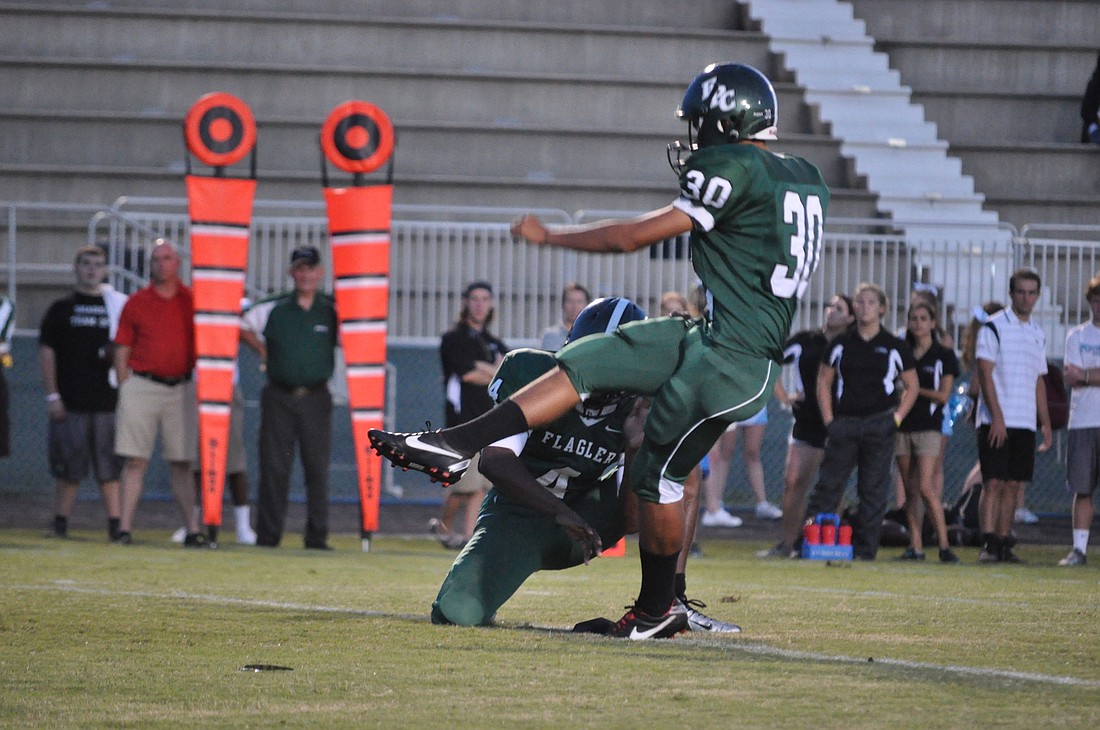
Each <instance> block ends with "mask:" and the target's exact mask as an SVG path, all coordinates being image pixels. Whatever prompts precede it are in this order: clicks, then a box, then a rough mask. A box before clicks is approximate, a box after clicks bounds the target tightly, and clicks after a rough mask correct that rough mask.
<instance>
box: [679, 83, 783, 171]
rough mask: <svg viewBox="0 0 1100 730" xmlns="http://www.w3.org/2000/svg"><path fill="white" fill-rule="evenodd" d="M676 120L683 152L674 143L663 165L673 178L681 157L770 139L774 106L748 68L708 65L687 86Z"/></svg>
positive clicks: (770, 90)
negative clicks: (684, 134)
mask: <svg viewBox="0 0 1100 730" xmlns="http://www.w3.org/2000/svg"><path fill="white" fill-rule="evenodd" d="M676 117H677V119H682V120H684V121H685V122H687V123H688V147H687V149H686V150H685V149H684V147H683V145H682V144H680V143H679V142H674V143H672V144H671V145H669V148H668V151H669V164H671V165H672V168H673V169H674V170H676V171H677V173H678V172H679V170H680V167H681V163H680V159H681V155H682V154H683V153H684V152H685V151H686V152H689V153H690V152H694V151H695V150H697V149H699V148H700V147H711V146H713V145H720V144H733V143H735V142H740V141H742V140H747V139H759V140H772V139H776V138H777V137H776V125H777V124H778V119H779V104H778V101H777V100H776V97H775V89H773V88H772V84H771V82H770V81H768V77H767V76H765V75H764V74H762V73H760V72H759V71H758V70H756V69H755V68H753V67H752V66H748V65H746V64H743V63H721V64H719V63H712V64H711V65H709V66H707V67H706V68H705V69H703V72H702V73H701V74H699V75H698V76H696V77H695V80H694V81H692V82H691V86H689V87H688V89H687V92H685V93H684V99H683V101H681V102H680V106H679V108H678V109H677V110H676ZM674 153H675V156H676V157H675V161H673V154H674Z"/></svg>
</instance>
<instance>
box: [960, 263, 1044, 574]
mask: <svg viewBox="0 0 1100 730" xmlns="http://www.w3.org/2000/svg"><path fill="white" fill-rule="evenodd" d="M1040 287H1041V281H1040V279H1039V275H1038V274H1037V273H1035V272H1034V271H1032V270H1030V269H1017V270H1016V271H1015V272H1014V273H1013V274H1012V277H1011V278H1010V279H1009V282H1008V289H1009V297H1010V299H1011V302H1012V306H1011V307H1009V308H1008V309H1004V310H1002V311H1000V312H998V313H997V314H995V315H993V316H992V317H990V318H989V320H988V321H987V322H986V323H985V324H983V325H982V328H981V330H980V331H979V332H978V346H977V360H978V383H979V386H980V388H981V391H980V395H979V397H978V417H977V425H978V460H979V462H980V463H981V467H982V478H983V479H984V482H985V485H984V488H983V489H982V496H981V501H980V502H979V505H978V510H979V516H980V519H981V522H982V537H983V546H982V551H981V553H980V554H979V555H978V562H980V563H1001V562H1004V563H1018V562H1020V559H1019V558H1018V557H1016V554H1015V553H1013V552H1012V544H1011V542H1010V541H1009V530H1011V529H1012V520H1013V517H1014V516H1015V512H1016V503H1017V500H1018V497H1019V494H1020V491H1021V490H1022V489H1023V487H1024V485H1025V484H1026V483H1027V482H1029V481H1031V476H1032V473H1033V472H1034V470H1035V450H1036V449H1035V428H1036V424H1038V426H1039V428H1040V429H1041V431H1042V435H1043V441H1042V443H1041V444H1040V446H1039V449H1038V450H1039V451H1046V450H1047V449H1049V448H1050V445H1051V442H1052V440H1053V438H1052V436H1051V430H1050V415H1049V414H1048V412H1047V394H1046V383H1045V381H1044V379H1043V376H1044V375H1046V372H1047V363H1046V337H1045V336H1044V335H1043V331H1042V330H1041V329H1040V328H1039V326H1038V325H1037V324H1035V323H1034V322H1032V321H1031V311H1032V310H1033V309H1034V308H1035V304H1036V302H1038V301H1039V291H1040Z"/></svg>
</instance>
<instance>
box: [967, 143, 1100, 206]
mask: <svg viewBox="0 0 1100 730" xmlns="http://www.w3.org/2000/svg"><path fill="white" fill-rule="evenodd" d="M952 150H954V151H955V152H956V153H958V154H959V155H961V156H962V157H963V159H964V160H965V168H966V170H967V171H968V172H969V173H971V174H972V175H974V176H975V177H978V178H981V179H983V180H986V181H988V184H987V186H986V188H985V189H986V192H987V193H988V194H989V195H991V196H1023V195H1028V194H1030V193H1031V192H1032V191H1033V190H1034V186H1035V183H1034V181H1035V180H1036V179H1038V180H1042V181H1043V183H1044V185H1045V186H1046V187H1047V189H1048V191H1049V193H1050V194H1051V195H1055V196H1057V195H1059V194H1062V193H1069V194H1071V195H1092V196H1095V199H1096V200H1098V201H1100V175H1098V174H1096V173H1097V170H1100V147H1096V146H1095V145H1081V144H1022V143H1021V144H1017V145H1004V144H984V145H983V144H970V145H961V144H960V145H953V146H952ZM1006 169H1008V170H1015V171H1016V173H1017V174H1014V175H1002V174H1001V172H1003V171H1004V170H1006ZM1097 213H1098V215H1100V204H1098V205H1097Z"/></svg>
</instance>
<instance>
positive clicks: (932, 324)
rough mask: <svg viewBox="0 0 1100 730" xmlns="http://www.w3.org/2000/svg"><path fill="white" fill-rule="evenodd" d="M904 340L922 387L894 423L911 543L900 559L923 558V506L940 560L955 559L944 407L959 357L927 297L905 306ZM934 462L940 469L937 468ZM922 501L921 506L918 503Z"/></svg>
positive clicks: (957, 369)
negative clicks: (946, 496)
mask: <svg viewBox="0 0 1100 730" xmlns="http://www.w3.org/2000/svg"><path fill="white" fill-rule="evenodd" d="M908 321H909V326H908V329H907V331H906V336H905V339H906V341H907V342H908V343H909V346H910V347H911V348H912V349H913V357H914V358H916V363H917V380H918V382H919V386H920V389H919V391H918V396H917V401H916V403H915V404H914V405H913V408H912V410H910V411H909V414H908V415H907V416H906V417H905V419H904V420H903V421H902V422H901V426H899V427H898V435H897V460H898V474H899V475H900V476H901V480H902V483H903V484H904V486H905V513H906V516H907V518H908V522H909V548H908V549H907V550H906V551H905V552H904V553H903V554H902V555H901V559H903V560H924V542H923V527H924V509H922V506H923V507H924V508H926V509H927V510H928V514H929V515H931V518H932V525H933V527H935V530H936V537H937V539H938V540H939V550H940V552H939V558H940V562H941V563H957V562H959V558H958V556H956V555H955V553H954V552H952V551H951V546H950V543H949V542H948V539H947V523H946V521H945V519H944V514H943V482H942V481H937V474H940V475H942V474H943V468H942V463H943V446H944V435H943V409H944V405H945V404H946V403H947V399H948V398H949V397H950V395H951V391H952V386H953V385H954V383H955V377H956V376H958V374H959V362H958V359H957V358H956V357H955V352H954V350H951V349H949V348H947V347H944V346H943V345H941V344H940V343H939V342H938V341H937V339H936V337H935V332H936V310H935V308H934V307H933V306H932V305H931V304H928V303H927V302H917V303H915V304H912V305H911V306H910V307H909V316H908ZM937 464H938V465H939V468H937ZM922 503H923V505H922Z"/></svg>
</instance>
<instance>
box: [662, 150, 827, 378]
mask: <svg viewBox="0 0 1100 730" xmlns="http://www.w3.org/2000/svg"><path fill="white" fill-rule="evenodd" d="M828 204H829V188H828V187H827V186H826V185H825V181H824V180H823V179H822V177H821V172H820V171H818V169H817V168H816V167H814V165H813V164H811V163H810V162H807V161H806V160H804V159H802V158H800V157H791V156H788V155H780V154H776V153H774V152H770V151H768V150H764V149H761V148H759V147H757V146H756V145H753V144H744V143H743V144H726V145H716V146H713V147H703V148H701V149H699V150H697V151H696V152H695V153H693V154H692V155H691V157H690V158H688V160H687V162H686V164H685V166H684V169H683V171H682V172H681V174H680V197H679V198H678V199H677V200H676V202H675V203H674V205H675V206H676V207H677V208H678V209H680V210H682V211H684V212H685V213H687V214H688V215H689V216H691V219H692V221H694V226H693V229H692V232H691V258H692V265H693V267H694V268H695V273H696V274H698V276H699V280H700V281H701V282H702V284H703V286H704V287H705V289H706V291H707V319H708V321H709V323H710V332H711V336H712V337H713V339H714V342H715V344H717V345H718V346H720V347H727V348H730V349H732V350H735V351H737V352H743V353H747V354H750V355H761V356H765V357H769V358H771V359H773V360H775V361H776V362H779V361H780V360H781V359H782V353H783V344H784V342H785V341H786V338H787V335H788V333H789V331H790V328H791V320H792V318H793V317H794V311H795V307H796V306H797V304H798V299H799V298H800V297H801V296H802V294H803V293H804V292H805V291H806V287H807V285H808V283H809V280H810V276H811V275H812V274H813V272H814V269H816V268H817V264H818V260H819V259H820V256H821V244H822V228H823V226H824V223H825V209H826V207H827V206H828Z"/></svg>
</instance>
